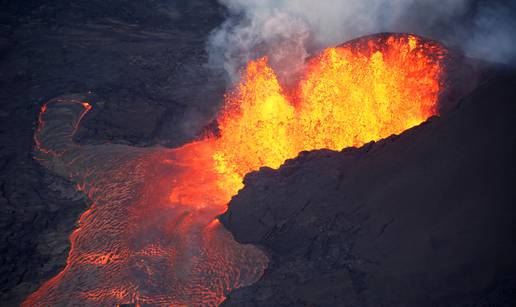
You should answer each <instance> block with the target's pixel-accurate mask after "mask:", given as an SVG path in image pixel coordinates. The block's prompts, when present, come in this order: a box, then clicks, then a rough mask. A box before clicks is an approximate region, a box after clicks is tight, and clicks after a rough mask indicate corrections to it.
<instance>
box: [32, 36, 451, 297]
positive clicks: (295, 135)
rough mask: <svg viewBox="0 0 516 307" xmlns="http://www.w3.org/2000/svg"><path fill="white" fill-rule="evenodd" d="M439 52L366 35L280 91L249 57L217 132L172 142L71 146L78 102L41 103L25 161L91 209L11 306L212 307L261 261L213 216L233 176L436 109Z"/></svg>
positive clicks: (355, 140)
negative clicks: (58, 260)
mask: <svg viewBox="0 0 516 307" xmlns="http://www.w3.org/2000/svg"><path fill="white" fill-rule="evenodd" d="M444 56H445V51H444V49H443V48H442V47H441V46H439V45H438V44H435V43H432V42H428V41H425V40H422V39H420V38H418V37H415V36H412V35H394V34H393V35H388V36H385V35H383V36H375V37H369V38H365V39H361V40H357V41H354V42H351V43H349V44H346V45H342V46H340V47H337V48H329V49H327V50H325V51H323V52H322V53H321V54H320V55H319V56H317V57H315V58H313V59H312V60H311V61H310V62H309V63H308V64H307V69H306V73H305V75H304V76H303V77H302V78H301V81H300V82H299V83H298V85H297V86H296V87H295V88H291V89H283V88H282V87H281V85H280V83H279V82H278V80H277V77H276V74H275V72H274V71H273V70H272V69H271V68H270V67H269V66H268V64H267V59H266V58H261V59H258V60H256V61H252V62H250V63H249V65H248V67H247V69H246V70H245V72H244V75H243V77H242V81H241V83H240V84H239V85H238V86H237V87H236V88H235V89H234V91H232V92H231V93H228V94H227V96H226V97H225V105H224V107H223V108H222V110H221V111H220V114H219V117H218V123H219V130H220V133H219V135H218V136H208V137H205V138H203V139H202V140H198V141H195V142H192V143H190V144H187V145H185V146H183V147H181V148H177V149H165V148H132V147H128V146H124V145H114V144H105V145H89V146H79V145H76V144H74V143H73V141H72V137H73V135H74V134H75V132H76V130H77V127H78V125H79V123H80V121H81V119H82V118H83V117H84V114H85V113H86V112H87V111H88V110H89V109H90V106H89V105H88V104H85V103H83V102H82V101H74V100H70V101H64V102H62V103H60V102H58V103H53V104H52V105H50V106H44V107H43V109H42V112H41V114H40V118H39V127H38V129H37V131H36V135H35V142H36V147H37V149H38V153H37V158H38V159H39V160H40V161H42V163H43V164H44V165H46V166H47V167H49V168H52V169H53V170H55V171H58V172H59V173H62V174H65V175H68V176H70V177H71V178H72V180H74V181H76V182H77V186H78V188H80V189H81V190H84V191H85V192H86V193H87V194H88V196H89V197H90V199H91V200H92V202H93V205H92V207H91V208H90V209H89V210H88V211H86V212H85V213H84V214H83V215H82V216H81V218H80V220H79V228H78V229H76V230H75V231H74V232H73V234H72V235H71V236H70V241H71V250H70V253H69V256H68V261H67V265H66V268H65V269H64V270H63V271H62V272H61V273H59V274H58V275H57V276H55V277H54V278H52V279H51V280H49V281H48V282H46V283H45V284H44V285H43V286H42V287H41V288H40V289H39V290H38V291H36V292H34V293H33V294H32V295H31V296H29V297H28V298H27V300H26V301H25V302H24V305H25V306H54V305H86V306H88V305H91V306H98V305H109V306H113V305H116V304H126V303H135V304H137V305H139V304H143V305H161V306H162V305H172V306H215V305H218V304H220V303H221V302H222V301H223V300H224V298H225V296H226V294H227V293H228V292H229V291H231V290H232V289H235V288H238V287H241V286H245V285H248V284H251V283H253V282H255V281H256V280H257V279H258V278H260V276H261V275H262V273H263V271H264V269H265V267H266V265H267V258H266V257H265V255H264V254H263V253H262V252H261V251H260V250H259V249H257V248H255V247H253V246H247V245H240V244H238V243H236V242H235V241H234V240H233V238H232V236H231V234H230V233H229V232H227V231H226V230H225V229H224V228H223V227H222V226H221V225H220V223H218V221H217V220H216V217H217V216H218V215H219V214H220V213H222V212H224V211H225V210H226V206H227V203H228V202H229V200H230V199H231V197H232V195H234V194H235V193H237V191H238V190H239V189H240V188H241V187H242V178H243V176H245V174H247V173H249V172H250V171H253V170H257V169H259V168H260V167H262V166H268V167H272V168H277V167H279V166H280V165H281V164H282V163H283V162H284V161H285V160H286V159H289V158H294V157H295V156H297V155H298V153H299V152H300V151H303V150H313V149H320V148H328V149H334V150H340V149H343V148H345V147H348V146H360V145H362V144H364V143H366V142H369V141H373V140H378V139H381V138H385V137H388V136H389V135H391V134H397V133H401V132H403V131H404V130H406V129H408V128H410V127H413V126H415V125H417V124H420V123H421V122H423V121H425V120H426V119H427V118H428V117H430V116H432V115H435V114H437V101H438V95H439V92H440V80H441V74H442V60H443V57H444ZM77 108H80V110H78V111H77ZM47 113H50V114H47ZM63 117H66V118H63ZM49 123H50V124H49ZM56 161H57V162H56Z"/></svg>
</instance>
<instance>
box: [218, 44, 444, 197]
mask: <svg viewBox="0 0 516 307" xmlns="http://www.w3.org/2000/svg"><path fill="white" fill-rule="evenodd" d="M444 55H445V51H444V49H443V48H442V47H441V46H439V45H438V44H435V43H432V42H428V41H424V40H422V39H421V38H418V37H416V36H412V35H394V34H393V35H389V36H378V37H370V38H363V39H359V40H356V41H352V42H350V43H348V44H345V45H341V46H339V47H336V48H329V49H326V50H324V51H323V52H322V53H321V54H320V55H319V56H317V57H315V58H313V59H312V60H311V61H310V62H309V63H308V65H307V70H306V74H305V75H304V77H303V78H302V80H301V81H300V82H299V85H298V86H297V88H295V89H294V90H293V91H287V90H285V89H283V88H282V87H281V86H280V84H279V82H278V79H277V77H276V75H275V73H274V71H273V70H272V69H271V68H270V67H269V66H268V65H267V58H261V59H258V60H256V61H253V62H251V63H250V64H249V66H248V67H247V70H246V73H245V75H244V78H243V81H242V83H241V84H240V85H239V86H238V87H237V88H236V90H235V91H234V92H233V93H230V94H229V95H228V96H227V98H226V104H225V106H224V109H223V110H222V112H221V114H220V118H219V128H220V134H221V136H220V138H219V139H218V140H217V149H216V152H215V154H214V159H215V160H216V167H217V171H218V172H220V173H223V174H225V175H226V178H225V180H226V181H225V182H224V183H223V184H224V186H226V187H228V188H229V187H230V189H231V191H232V193H235V192H236V191H238V189H239V188H241V187H242V183H241V182H242V178H243V176H244V175H245V174H247V173H249V172H250V171H252V170H257V169H258V168H260V167H262V166H268V167H272V168H277V167H279V166H280V165H281V164H282V163H283V162H284V161H285V160H286V159H289V158H294V157H295V156H297V154H298V153H299V152H301V151H304V150H314V149H321V148H327V149H333V150H341V149H343V148H345V147H350V146H360V145H363V144H365V143H367V142H370V141H375V140H379V139H382V138H385V137H388V136H390V135H392V134H398V133H401V132H403V131H404V130H406V129H408V128H411V127H413V126H416V125H418V124H420V123H422V122H423V121H425V120H426V119H427V118H429V117H430V116H432V115H436V114H437V101H438V96H439V91H440V80H441V73H442V59H443V58H444Z"/></svg>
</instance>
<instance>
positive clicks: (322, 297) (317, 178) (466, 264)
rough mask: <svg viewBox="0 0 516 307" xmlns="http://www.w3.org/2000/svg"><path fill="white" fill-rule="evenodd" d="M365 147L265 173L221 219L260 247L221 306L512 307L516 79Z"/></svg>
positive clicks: (305, 158)
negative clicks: (264, 257) (250, 269)
mask: <svg viewBox="0 0 516 307" xmlns="http://www.w3.org/2000/svg"><path fill="white" fill-rule="evenodd" d="M495 70H496V72H495V71H493V70H492V71H490V72H489V73H487V74H485V75H486V76H489V77H484V78H483V79H482V80H481V81H480V83H479V84H480V85H479V86H478V87H477V88H476V89H475V90H474V91H473V92H472V93H471V94H469V95H468V96H467V97H464V98H463V99H462V100H460V101H458V102H450V103H451V104H452V105H454V107H453V108H448V110H447V111H446V112H444V114H443V115H442V116H441V117H436V118H431V119H430V120H429V121H428V122H426V123H424V124H422V125H420V126H418V127H415V128H413V129H410V130H409V131H406V132H405V133H403V134H401V135H399V136H392V137H390V138H388V139H385V140H382V141H380V142H377V143H370V144H368V145H365V146H364V147H362V148H358V149H356V148H350V149H345V150H344V151H342V152H333V151H326V150H322V151H314V152H306V153H302V154H300V156H299V157H298V158H296V159H293V160H289V161H287V162H286V163H285V164H284V165H283V166H282V167H281V168H280V169H278V170H271V169H267V168H264V169H261V170H260V171H259V172H255V173H252V174H249V175H248V176H246V178H245V188H244V189H243V190H241V191H240V192H239V194H238V195H237V196H235V197H234V198H233V200H232V201H231V203H230V205H229V210H228V211H227V212H226V213H225V214H224V215H223V216H221V221H222V222H223V224H224V225H225V226H226V227H227V228H228V229H229V230H230V231H231V232H232V233H233V234H234V236H235V238H236V240H237V241H239V242H242V243H251V244H256V245H259V246H261V247H263V248H264V249H265V250H266V251H268V253H269V254H270V257H271V265H270V267H269V269H268V270H267V271H266V273H265V275H264V276H263V277H262V279H261V280H260V281H259V282H258V283H256V284H254V285H252V286H251V287H248V288H243V289H240V290H236V291H235V292H233V293H232V294H231V295H230V296H229V298H228V299H227V300H226V302H225V303H224V306H507V307H508V306H514V304H515V302H516V263H515V261H514V259H516V240H514V236H515V235H516V208H515V204H516V201H515V200H516V197H515V196H516V189H515V182H516V180H515V179H516V178H515V177H516V163H515V157H516V112H515V111H516V74H515V73H514V72H510V71H508V70H507V69H498V68H497V69H495Z"/></svg>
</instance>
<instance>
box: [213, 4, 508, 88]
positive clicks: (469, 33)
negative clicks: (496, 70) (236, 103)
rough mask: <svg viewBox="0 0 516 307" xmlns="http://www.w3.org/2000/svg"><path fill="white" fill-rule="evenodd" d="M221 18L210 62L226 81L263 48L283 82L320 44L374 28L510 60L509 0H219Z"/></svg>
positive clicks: (214, 37)
mask: <svg viewBox="0 0 516 307" xmlns="http://www.w3.org/2000/svg"><path fill="white" fill-rule="evenodd" d="M219 2H220V3H221V4H222V5H224V6H225V7H226V8H227V11H228V15H229V16H228V19H227V20H226V21H225V22H224V23H223V24H222V25H221V26H220V27H219V28H218V29H216V30H215V31H214V32H213V33H212V35H211V37H210V40H209V43H208V51H209V54H210V63H211V65H212V66H214V67H218V68H223V69H224V70H226V71H227V73H228V76H229V77H230V79H231V80H232V81H235V80H236V79H237V78H238V75H239V74H238V72H239V70H240V69H241V68H242V67H243V65H244V64H245V63H247V61H248V60H250V59H253V58H256V57H259V56H262V55H268V56H269V60H270V63H271V65H272V66H273V67H274V68H275V70H276V71H277V72H278V73H279V75H280V79H281V80H282V81H283V82H288V81H289V80H291V79H292V77H293V76H294V75H295V74H296V72H298V71H299V70H300V69H301V68H302V67H303V64H304V61H305V59H306V58H307V57H308V56H309V55H310V54H312V53H314V52H316V51H318V50H319V49H321V48H324V47H328V46H332V45H337V44H339V43H341V42H344V41H346V40H349V39H353V38H356V37H359V36H363V35H367V34H373V33H378V32H410V33H414V34H418V35H423V36H426V37H429V38H433V39H436V40H439V41H441V42H444V43H445V44H448V45H449V46H452V47H458V48H461V49H463V50H464V51H465V53H466V54H467V55H469V56H473V57H478V58H483V59H486V60H491V61H497V62H505V63H512V64H514V63H515V62H516V41H515V40H514V37H516V18H515V15H516V14H515V13H514V12H515V11H516V4H514V3H511V1H486V0H441V1H435V0H393V1H384V0H322V1H317V2H315V1H313V0H260V1H253V0H219Z"/></svg>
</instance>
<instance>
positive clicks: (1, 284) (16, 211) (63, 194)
mask: <svg viewBox="0 0 516 307" xmlns="http://www.w3.org/2000/svg"><path fill="white" fill-rule="evenodd" d="M0 7H1V9H0V95H1V97H2V103H1V104H0V210H1V211H0V229H1V231H0V305H1V306H16V305H18V304H19V303H20V302H21V301H22V300H23V299H24V298H25V297H26V296H27V295H28V294H30V293H31V292H33V291H34V290H36V289H37V288H38V287H39V286H40V285H41V283H42V282H44V281H45V280H47V279H49V278H51V277H52V276H54V275H56V274H57V273H58V272H59V271H61V269H62V268H63V267H64V265H65V260H66V256H67V254H68V249H69V242H68V237H69V235H70V233H71V232H72V230H73V229H74V228H75V222H76V220H77V218H78V217H79V215H80V214H81V213H82V212H83V211H84V210H86V209H87V207H88V206H89V203H87V202H86V198H85V196H84V195H82V194H81V193H78V192H76V191H75V189H74V186H73V185H72V184H71V183H70V182H68V181H67V180H66V179H63V178H61V177H59V176H55V175H53V174H50V173H48V172H47V171H44V170H43V169H42V167H41V166H40V165H39V164H38V163H37V162H36V161H34V160H33V146H34V140H33V135H34V130H35V128H36V125H37V117H38V113H39V111H40V107H41V105H42V104H43V103H44V102H47V101H49V100H50V99H52V98H55V97H58V96H61V95H66V94H71V93H80V94H88V93H89V95H90V97H91V101H92V105H93V107H94V111H92V114H91V115H92V116H88V118H86V119H85V121H84V122H83V125H82V128H81V130H80V131H79V134H80V135H79V136H78V141H80V142H87V143H104V142H113V143H126V144H131V145H137V146H145V145H152V144H165V145H171V146H175V145H178V144H183V143H185V141H187V140H190V139H192V138H193V137H195V134H196V133H198V131H200V130H201V128H200V127H202V126H203V125H205V123H206V122H208V121H209V119H210V116H213V113H214V110H215V109H216V108H217V103H218V102H217V101H216V99H219V101H220V100H221V99H222V93H223V91H224V86H225V84H224V81H223V79H222V78H219V77H217V76H213V75H210V72H208V71H207V70H206V68H205V67H204V65H205V63H206V61H207V59H206V53H205V43H206V39H207V36H208V34H209V33H210V31H211V30H212V29H213V28H215V27H216V26H218V25H219V24H220V23H221V22H222V20H223V12H222V11H221V8H220V7H219V5H218V4H217V2H216V1H190V0H189V1H137V2H131V1H129V2H128V1H77V0H75V1H52V2H48V1H1V2H0ZM200 8H202V9H200ZM207 96H208V97H218V98H214V99H210V100H208V99H206V98H205V97H207ZM192 118H195V119H196V121H192V120H191V119H192Z"/></svg>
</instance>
